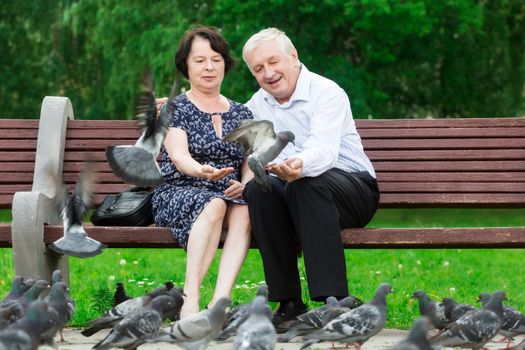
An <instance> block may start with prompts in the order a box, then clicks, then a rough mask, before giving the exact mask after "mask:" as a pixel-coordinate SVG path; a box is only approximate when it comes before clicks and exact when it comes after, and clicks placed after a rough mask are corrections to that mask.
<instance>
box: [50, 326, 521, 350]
mask: <svg viewBox="0 0 525 350" xmlns="http://www.w3.org/2000/svg"><path fill="white" fill-rule="evenodd" d="M108 332H109V330H103V331H100V332H98V333H97V334H95V335H93V336H91V337H89V338H86V337H84V336H83V335H82V334H80V330H77V329H73V328H67V329H65V331H64V338H65V340H66V342H64V343H57V345H58V348H59V349H60V350H86V349H91V348H92V347H93V346H94V345H95V344H96V343H97V342H99V341H100V340H101V339H103V338H104V337H105V336H106V335H107V334H108ZM407 333H408V331H404V330H397V329H384V330H383V331H381V332H380V333H379V334H377V335H376V336H374V337H372V338H371V339H370V340H369V341H368V342H366V343H365V344H364V345H363V346H362V348H361V349H362V350H375V349H388V347H390V346H392V345H393V344H395V343H397V342H399V341H400V340H401V339H403V337H405V336H406V335H407ZM499 338H500V336H498V337H497V339H499ZM521 339H522V337H519V338H516V341H515V342H514V344H517V342H519V341H521ZM301 344H302V343H301V341H300V339H299V340H296V341H294V342H291V343H278V344H277V346H276V347H275V350H298V349H299V347H300V345H301ZM337 346H339V348H340V349H346V347H345V346H341V344H336V347H337ZM504 347H505V344H503V343H493V342H492V343H488V344H487V349H490V350H496V349H502V348H504ZM40 349H52V348H51V347H48V346H45V347H44V346H42V347H40ZM139 349H141V350H165V349H166V350H170V349H179V350H180V349H181V348H180V347H178V346H177V345H174V344H167V343H157V344H145V345H142V346H140V347H139ZM208 349H211V350H227V349H228V350H230V349H232V341H227V342H220V343H218V342H212V343H210V345H209V346H208ZM311 349H323V350H324V349H333V348H332V343H328V342H324V343H319V344H315V345H314V346H312V347H311ZM350 349H353V348H350ZM446 349H448V348H446Z"/></svg>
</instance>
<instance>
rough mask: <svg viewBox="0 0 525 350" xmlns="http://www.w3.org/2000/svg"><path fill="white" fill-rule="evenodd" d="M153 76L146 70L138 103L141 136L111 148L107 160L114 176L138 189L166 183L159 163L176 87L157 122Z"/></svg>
mask: <svg viewBox="0 0 525 350" xmlns="http://www.w3.org/2000/svg"><path fill="white" fill-rule="evenodd" d="M153 85H154V83H153V75H152V73H151V69H149V67H146V68H145V70H144V73H143V75H142V84H141V90H140V93H139V95H138V97H137V98H136V101H135V118H136V119H138V122H139V127H140V128H141V130H142V131H143V132H142V135H141V136H140V138H139V139H138V140H137V141H136V142H135V144H134V145H133V146H132V145H126V146H108V147H106V157H107V159H108V163H109V165H110V166H111V169H112V170H113V173H115V175H117V176H119V177H120V178H122V179H123V180H124V181H126V182H127V183H129V184H133V185H137V186H156V185H159V184H161V183H163V182H164V178H163V177H162V173H161V172H160V168H159V165H158V163H157V156H158V155H159V153H160V148H161V146H162V142H164V138H165V137H166V134H167V133H168V125H169V120H170V113H169V111H168V110H169V108H173V105H172V103H171V102H172V101H173V98H174V97H175V94H176V91H177V87H176V83H174V84H173V87H172V90H171V95H170V97H169V99H168V102H167V104H166V105H165V106H164V108H162V110H161V112H160V115H159V117H158V118H157V107H156V104H155V94H154V92H153V90H154V87H153Z"/></svg>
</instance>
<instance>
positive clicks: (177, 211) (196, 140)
mask: <svg viewBox="0 0 525 350" xmlns="http://www.w3.org/2000/svg"><path fill="white" fill-rule="evenodd" d="M228 101H229V103H230V109H229V110H228V111H227V112H225V113H221V116H222V134H223V135H226V134H228V133H229V132H231V131H232V130H233V129H235V128H236V127H238V126H239V123H240V121H241V120H243V119H252V118H253V116H252V113H251V112H250V110H249V109H248V108H247V107H245V106H244V105H243V104H240V103H238V102H234V101H231V100H228ZM167 108H169V110H170V111H169V112H170V115H171V120H170V124H169V126H170V127H173V128H179V129H182V130H184V131H185V132H186V135H187V137H188V148H189V152H190V154H191V156H192V157H193V159H195V160H196V161H197V162H199V163H201V164H209V165H211V166H213V167H215V168H218V169H219V168H225V167H233V168H234V169H235V171H234V172H233V173H231V174H230V175H228V176H227V177H225V178H223V179H221V180H219V181H208V180H206V179H200V178H196V177H192V176H187V175H185V174H182V173H181V172H179V171H178V170H177V167H176V166H175V164H173V162H172V161H171V160H170V158H169V156H168V152H166V149H165V148H164V147H162V149H161V153H160V162H159V163H160V169H161V171H162V175H163V176H164V179H165V183H163V184H162V185H159V186H157V187H156V188H155V191H154V195H153V199H152V205H153V215H154V217H155V224H156V225H157V226H164V227H169V228H170V229H171V232H172V233H173V237H174V238H175V240H176V241H177V243H178V244H179V245H180V246H181V247H183V248H184V249H186V246H187V244H188V237H189V234H190V231H191V227H192V226H193V223H194V222H195V220H196V219H197V217H198V216H199V214H200V213H201V212H202V210H203V209H204V207H205V206H206V205H207V204H208V203H209V202H210V201H211V200H212V199H214V198H222V199H224V200H227V201H232V202H235V203H240V204H246V203H245V202H244V201H242V200H231V199H229V198H227V197H225V196H224V190H226V188H228V187H229V185H228V181H229V180H231V179H234V180H237V181H240V178H241V173H240V168H241V164H242V162H243V160H244V156H243V155H242V153H241V150H240V147H239V145H238V144H237V143H235V142H233V143H225V142H222V141H221V139H220V138H219V137H218V136H217V134H216V133H215V129H214V128H213V123H212V119H211V115H210V114H209V113H205V112H202V111H201V110H199V109H198V108H197V107H196V106H195V105H194V104H193V103H192V102H191V101H190V100H188V98H187V97H186V95H185V94H182V95H179V96H177V97H176V98H175V100H174V101H173V102H172V104H171V105H170V106H167Z"/></svg>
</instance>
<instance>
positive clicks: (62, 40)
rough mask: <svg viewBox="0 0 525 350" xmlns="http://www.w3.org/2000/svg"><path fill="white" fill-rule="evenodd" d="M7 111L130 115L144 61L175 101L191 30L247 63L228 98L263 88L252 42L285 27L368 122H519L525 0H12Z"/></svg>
mask: <svg viewBox="0 0 525 350" xmlns="http://www.w3.org/2000/svg"><path fill="white" fill-rule="evenodd" d="M1 3H2V6H1V7H0V14H1V17H0V18H1V19H0V38H1V39H2V40H0V45H1V46H0V49H1V51H2V58H1V60H2V65H1V67H0V79H1V80H2V85H1V86H0V97H1V98H0V107H1V109H2V115H3V116H5V117H30V118H35V117H37V116H38V111H39V108H40V103H41V100H42V98H43V97H44V96H45V95H57V94H58V95H65V96H68V97H70V99H71V100H72V102H73V106H74V109H75V112H76V115H77V116H79V117H84V118H100V119H123V118H130V117H131V114H132V106H133V96H134V93H135V91H136V88H137V85H138V80H139V78H140V72H141V71H142V67H143V65H144V64H146V63H148V64H150V65H151V66H152V67H153V71H154V75H155V80H156V86H157V94H158V95H159V96H164V95H167V94H168V92H169V89H170V86H171V82H172V80H173V77H174V64H173V54H174V51H175V48H176V46H177V45H178V42H179V40H180V38H181V36H182V34H183V33H184V31H185V30H186V29H188V28H189V27H191V26H192V25H195V24H207V25H213V26H216V27H218V28H219V29H220V30H221V31H222V33H223V34H224V35H225V37H226V38H227V39H228V41H229V42H230V45H231V49H232V53H233V55H234V57H236V58H237V60H238V65H237V67H236V69H234V70H233V71H232V72H231V74H229V76H228V77H227V78H226V80H225V83H224V85H223V94H225V95H227V96H228V97H231V98H233V99H235V100H239V101H241V102H244V101H246V100H247V99H248V98H249V97H250V96H251V94H252V93H253V92H254V91H256V89H257V88H258V86H257V83H256V81H255V80H254V79H253V77H252V76H251V74H250V73H249V71H248V70H247V69H246V67H245V66H244V63H243V62H242V60H241V50H242V46H243V44H244V42H245V41H246V40H247V39H248V38H249V37H250V35H251V34H253V33H255V32H256V31H258V30H260V29H262V28H265V27H269V26H276V27H278V28H281V29H282V30H284V31H285V32H286V33H287V34H288V35H289V36H290V37H291V38H292V40H293V42H294V44H295V46H296V48H297V49H298V52H299V57H300V59H301V61H302V62H304V63H305V64H306V65H307V66H308V67H309V69H310V70H312V71H314V72H318V73H320V74H323V75H326V76H327V77H329V78H332V79H334V80H335V81H336V82H337V83H338V84H339V85H340V86H342V87H343V88H344V89H345V90H346V91H347V93H348V95H349V96H350V99H351V103H352V108H353V112H354V115H355V116H356V117H359V118H367V117H374V118H386V117H388V118H399V117H423V116H434V117H450V116H462V117H494V116H516V115H520V114H522V113H523V112H524V110H525V105H524V94H523V91H524V83H525V56H524V54H525V36H524V35H523V33H524V32H525V3H524V2H523V1H521V0H486V1H472V0H446V1H432V0H409V1H392V0H351V1H347V0H345V1H343V0H316V1H314V0H304V1H298V0H289V1H283V0H267V1H248V2H238V1H234V0H213V1H210V0H199V1H186V0H159V1H155V2H153V3H152V2H146V1H133V2H128V1H124V0H75V1H71V0H67V1H66V0H61V1H40V2H21V1H15V2H8V1H5V0H2V1H1Z"/></svg>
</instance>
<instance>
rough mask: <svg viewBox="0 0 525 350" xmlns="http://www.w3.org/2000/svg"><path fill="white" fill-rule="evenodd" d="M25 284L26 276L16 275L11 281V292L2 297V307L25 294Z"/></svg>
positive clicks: (0, 304)
mask: <svg viewBox="0 0 525 350" xmlns="http://www.w3.org/2000/svg"><path fill="white" fill-rule="evenodd" d="M24 285H25V283H24V278H23V277H22V276H15V277H14V278H13V280H12V281H11V289H10V290H9V293H7V295H6V296H5V297H4V298H3V299H2V302H1V303H0V307H1V306H2V305H6V304H9V303H10V302H11V301H13V300H16V299H18V298H20V297H21V296H22V294H24V291H23V288H24Z"/></svg>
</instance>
